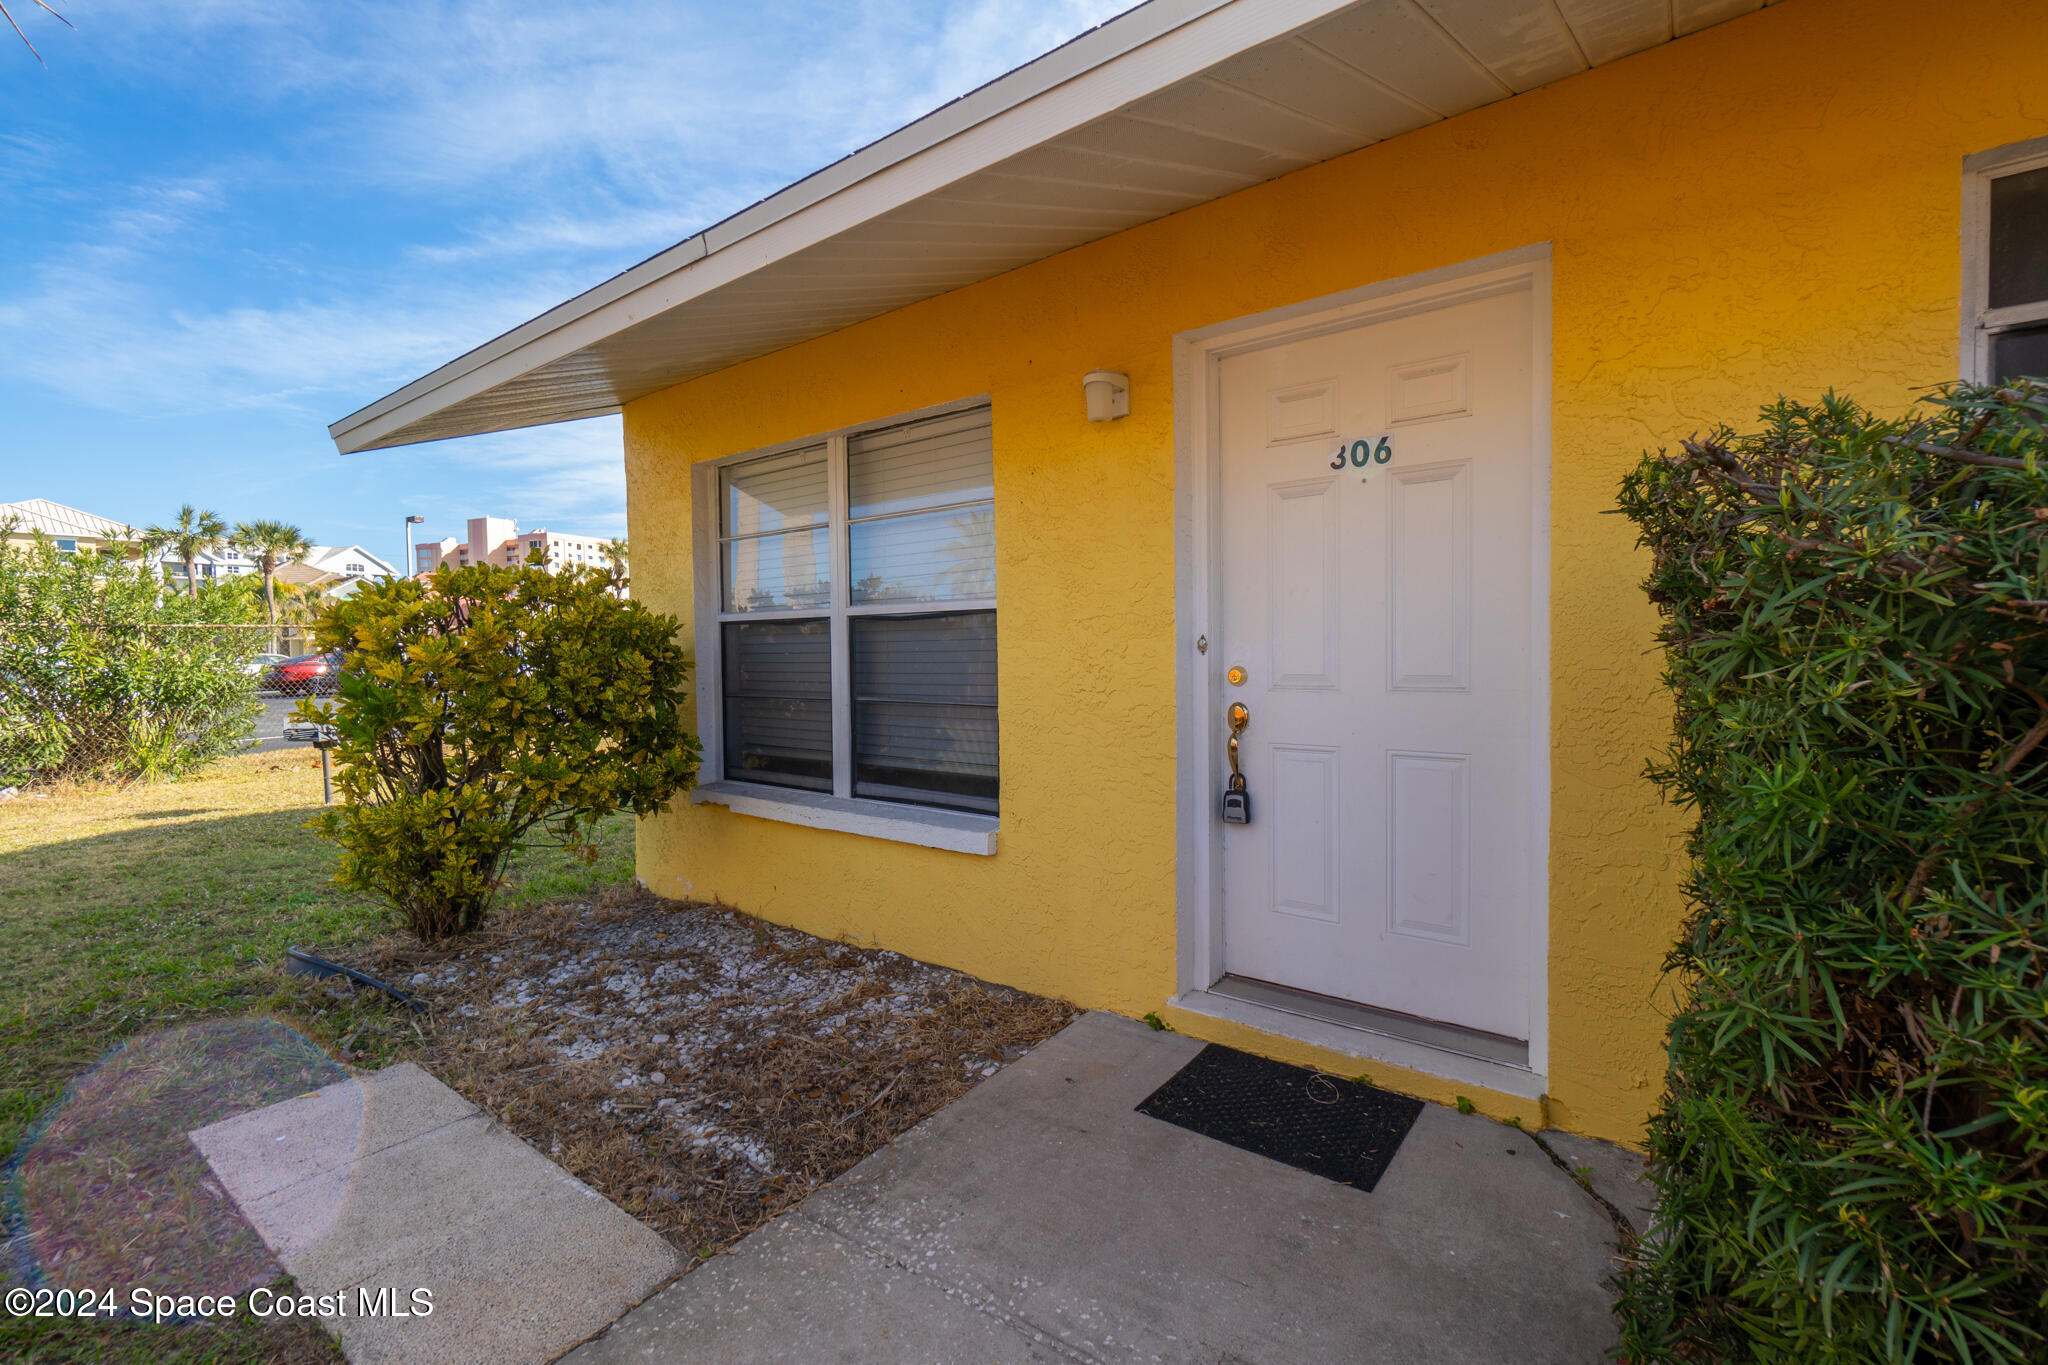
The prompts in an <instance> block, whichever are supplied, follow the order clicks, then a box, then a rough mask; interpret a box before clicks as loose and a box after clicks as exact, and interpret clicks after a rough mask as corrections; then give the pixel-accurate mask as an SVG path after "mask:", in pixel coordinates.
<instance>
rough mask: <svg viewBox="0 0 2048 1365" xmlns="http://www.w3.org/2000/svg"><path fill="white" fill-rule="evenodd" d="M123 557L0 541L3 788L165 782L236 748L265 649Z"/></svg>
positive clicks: (230, 614) (207, 605) (213, 596)
mask: <svg viewBox="0 0 2048 1365" xmlns="http://www.w3.org/2000/svg"><path fill="white" fill-rule="evenodd" d="M238 606H239V603H237V602H236V601H234V600H232V599H230V598H228V597H226V596H224V595H222V594H220V593H215V592H204V593H201V594H199V595H198V596H197V597H193V596H188V595H186V594H183V593H176V592H172V591H170V590H168V589H167V588H166V587H165V586H164V584H163V582H162V580H161V579H159V578H158V577H157V575H156V573H155V572H154V571H153V570H151V569H149V568H146V567H144V566H143V565H142V564H141V563H139V562H131V561H129V560H128V559H126V558H125V557H124V556H123V555H121V554H120V553H119V552H118V551H117V552H114V553H110V554H96V553H93V552H91V551H85V552H82V553H78V554H60V553H59V552H58V551H57V549H56V547H55V546H54V545H53V544H52V543H51V542H50V541H49V539H48V538H46V537H41V536H38V537H36V538H35V539H33V540H31V541H29V542H28V543H25V544H21V543H16V544H9V543H5V542H0V785H7V784H13V783H22V782H29V783H42V782H50V781H56V780H61V779H69V778H87V779H110V780H117V781H125V780H130V779H135V778H155V777H172V776H176V775H177V774H179V773H183V772H186V771H189V770H190V769H192V768H195V767H198V766H200V765H201V764H205V763H209V762H211V761H212V760H214V759H216V758H219V757H221V756H222V755H224V754H229V753H233V752H235V751H236V750H238V749H239V748H241V746H242V744H243V741H245V740H246V739H248V738H249V737H250V736H251V735H252V734H253V733H254V732H255V720H256V716H257V715H258V714H259V713H260V712H261V711H262V703H261V702H260V701H258V700H257V698H256V679H255V678H254V677H253V676H252V675H251V674H250V673H249V672H248V671H247V670H246V669H245V667H244V665H245V664H246V663H247V661H248V659H249V658H250V656H251V655H252V654H254V653H255V652H256V651H257V650H260V649H263V648H265V647H266V645H267V643H268V642H267V641H266V639H265V638H264V636H263V635H262V634H261V632H259V631H253V630H248V629H217V628H216V627H219V626H221V625H223V624H227V623H232V622H236V621H240V620H243V619H245V617H244V616H243V614H242V613H241V612H240V611H239V610H237V608H238Z"/></svg>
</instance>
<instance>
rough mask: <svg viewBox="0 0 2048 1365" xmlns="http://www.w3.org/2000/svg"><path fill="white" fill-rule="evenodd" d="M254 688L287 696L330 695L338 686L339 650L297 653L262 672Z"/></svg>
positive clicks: (339, 669)
mask: <svg viewBox="0 0 2048 1365" xmlns="http://www.w3.org/2000/svg"><path fill="white" fill-rule="evenodd" d="M256 685H257V686H258V687H261V688H263V689H265V690H267V691H271V692H282V693H284V694H285V695H286V696H288V697H310V696H312V695H313V694H314V693H316V692H332V691H334V690H335V689H336V688H338V687H340V686H341V651H340V650H338V649H335V650H329V651H327V652H326V653H324V654H300V655H296V656H294V657H292V658H289V659H286V660H285V661H284V662H283V663H278V664H272V665H271V666H270V667H269V668H267V669H265V670H264V671H263V676H262V677H261V678H260V679H258V680H257V683H256Z"/></svg>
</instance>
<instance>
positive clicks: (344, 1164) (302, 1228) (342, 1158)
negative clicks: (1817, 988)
mask: <svg viewBox="0 0 2048 1365" xmlns="http://www.w3.org/2000/svg"><path fill="white" fill-rule="evenodd" d="M192 1141H193V1143H194V1144H195V1145H196V1146H197V1147H198V1148H199V1150H200V1152H201V1153H202V1154H203V1155H204V1156H205V1157H206V1160H207V1162H208V1163H209V1164H210V1165H211V1166H212V1167H213V1171H214V1174H215V1175H216V1176H217V1177H219V1179H220V1182H221V1184H222V1185H223V1186H224V1187H226V1189H227V1191H228V1193H229V1194H230V1195H231V1196H232V1197H233V1198H234V1201H235V1204H236V1206H237V1207H239V1208H240V1209H241V1211H242V1213H243V1215H244V1216H245V1217H247V1218H248V1220H249V1221H250V1223H251V1224H252V1225H254V1227H255V1229H256V1231H257V1234H258V1235H259V1236H261V1237H262V1238H263V1241H264V1244H265V1245H266V1246H268V1247H269V1248H270V1249H271V1251H272V1252H273V1253H274V1254H275V1255H276V1256H277V1259H278V1261H279V1262H280V1263H281V1264H282V1265H283V1266H284V1268H285V1269H286V1270H288V1271H290V1272H291V1274H292V1277H293V1278H294V1279H295V1280H297V1281H298V1288H297V1290H296V1293H297V1294H302V1295H309V1296H314V1297H315V1299H316V1300H318V1299H324V1300H325V1302H324V1303H316V1304H315V1307H316V1308H324V1309H326V1310H327V1311H324V1312H321V1313H320V1314H319V1316H320V1318H321V1321H322V1322H323V1324H324V1325H325V1326H326V1327H327V1329H328V1330H329V1331H330V1332H332V1333H334V1334H335V1336H336V1337H337V1338H339V1340H340V1343H341V1349H342V1353H343V1354H344V1355H346V1356H347V1357H348V1359H349V1360H350V1361H351V1362H352V1365H370V1363H371V1362H377V1363H378V1365H387V1363H388V1365H397V1363H398V1362H427V1361H434V1362H442V1361H491V1362H505V1363H506V1365H514V1363H515V1362H522V1361H533V1362H540V1361H547V1360H552V1359H554V1358H555V1357H557V1356H559V1355H560V1354H561V1353H562V1352H564V1351H566V1350H568V1349H569V1348H570V1347H572V1346H574V1345H575V1344H576V1343H577V1342H579V1341H582V1340H583V1339H585V1338H586V1337H588V1336H590V1334H591V1333H593V1332H596V1331H597V1330H598V1329H600V1328H601V1327H603V1326H604V1325H605V1324H606V1323H608V1322H610V1321H611V1320H612V1319H614V1318H616V1317H617V1316H618V1315H619V1314H620V1313H622V1312H624V1311H625V1310H626V1309H627V1308H628V1307H629V1306H631V1305H632V1304H635V1303H638V1302H639V1301H640V1300H641V1299H643V1298H645V1297H646V1296H647V1295H648V1294H650V1293H651V1292H653V1290H654V1289H655V1287H656V1286H658V1285H660V1284H661V1283H662V1282H663V1281H665V1280H667V1279H668V1278H670V1277H671V1276H672V1275H674V1274H675V1273H676V1271H677V1270H678V1269H679V1268H680V1266H679V1261H678V1258H677V1256H676V1253H675V1252H674V1251H673V1250H672V1249H671V1248H670V1247H669V1245H668V1243H667V1242H665V1241H663V1240H662V1238H661V1237H660V1235H659V1234H657V1233H656V1232H654V1230H653V1229H651V1228H649V1227H647V1226H645V1225H644V1224H642V1223H640V1222H638V1221H637V1220H635V1219H633V1218H632V1217H630V1216H628V1215H627V1214H626V1213H624V1212H623V1211H622V1210H620V1209H618V1208H617V1207H615V1206H614V1205H612V1204H611V1203H610V1202H608V1201H607V1200H606V1199H605V1198H604V1196H602V1195H600V1194H599V1193H598V1192H597V1191H595V1190H593V1189H591V1188H590V1187H589V1186H588V1185H585V1184H584V1183H583V1182H581V1181H580V1180H576V1179H574V1178H573V1177H571V1176H570V1175H569V1174H568V1172H566V1171H564V1170H562V1168H561V1167H559V1166H557V1165H555V1163H553V1162H552V1161H549V1160H548V1159H547V1158H546V1157H544V1156H542V1155H541V1154H540V1153H538V1152H536V1151H534V1150H533V1149H532V1148H531V1147H528V1146H527V1145H526V1144H525V1143H523V1142H521V1141H520V1140H519V1139H518V1138H517V1137H515V1136H513V1135H512V1134H511V1133H509V1132H507V1131H505V1129H503V1128H501V1127H499V1126H498V1125H497V1124H496V1123H495V1122H493V1121H492V1120H491V1118H490V1117H489V1116H488V1115H486V1114H484V1113H482V1112H481V1111H479V1110H478V1109H477V1108H476V1106H475V1105H473V1104H471V1103H470V1102H469V1101H467V1100H465V1099H463V1098H462V1097H461V1096H460V1095H457V1094H456V1093H455V1092H454V1091H452V1090H450V1089H448V1087H446V1086H444V1085H442V1084H441V1083H440V1082H439V1081H437V1080H435V1079H434V1078H433V1077H432V1076H430V1075H428V1074H427V1073H426V1072H424V1071H422V1070H420V1068H418V1067H416V1066H414V1065H412V1064H411V1063H402V1064H400V1065H398V1066H393V1067H387V1068H385V1069H384V1070H382V1071H378V1072H374V1073H372V1074H370V1075H367V1076H363V1077H360V1078H357V1079H354V1080H348V1081H343V1082H341V1083H339V1084H336V1085H330V1086H328V1087H327V1088H326V1089H324V1090H318V1091H315V1092H314V1093H313V1094H310V1095H302V1096H300V1097H299V1098H297V1099H291V1100H286V1101H284V1102H283V1103H281V1104H273V1105H270V1106H268V1107H266V1108H263V1109H256V1110H252V1111H250V1112H248V1113H245V1114H238V1115H236V1116H235V1117H234V1118H231V1119H226V1120H223V1121H222V1122H220V1123H216V1124H213V1125H211V1126H210V1127H206V1128H201V1129H199V1130H198V1131H196V1132H194V1133H193V1134H192ZM416 1290H424V1291H426V1298H425V1300H424V1301H422V1300H421V1299H419V1298H416V1297H415V1296H414V1292H415V1291H416ZM422 1307H429V1309H430V1311H428V1312H426V1313H422V1312H420V1309H421V1308H422Z"/></svg>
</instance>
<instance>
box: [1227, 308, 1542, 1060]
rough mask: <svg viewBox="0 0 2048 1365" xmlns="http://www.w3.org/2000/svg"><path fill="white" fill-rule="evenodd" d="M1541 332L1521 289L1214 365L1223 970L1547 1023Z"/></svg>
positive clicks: (1368, 998) (1518, 1027) (1389, 1003)
mask: <svg viewBox="0 0 2048 1365" xmlns="http://www.w3.org/2000/svg"><path fill="white" fill-rule="evenodd" d="M1532 325H1533V319H1532V299H1531V294H1530V292H1529V290H1528V289H1526V288H1522V289H1516V290H1513V291H1512V292H1507V293H1501V294H1496V295H1493V296H1491V297H1484V298H1480V299H1477V300H1473V301H1467V302H1460V303H1454V304H1449V305H1446V306H1443V307H1439V308H1435V309H1432V310H1430V311H1427V312H1420V313H1416V314H1414V315H1411V316H1407V317H1397V318H1394V319H1392V320H1389V321H1382V322H1374V323H1370V324H1366V325H1360V326H1356V327H1352V328H1349V329H1348V330H1344V331H1337V332H1332V333H1328V334H1326V335H1322V336H1315V337H1311V338H1309V339H1307V340H1301V341H1294V342H1289V343H1286V344H1283V345H1274V346H1269V347H1266V348H1264V349H1259V350H1252V351H1247V352H1245V353H1242V354H1238V355H1232V356H1229V357H1227V358H1225V359H1224V360H1223V361H1222V362H1221V363H1220V382H1221V392H1220V408H1219V414H1218V415H1219V419H1220V432H1221V444H1220V454H1221V459H1222V476H1221V487H1220V493H1221V498H1222V501H1221V504H1220V507H1219V509H1218V524H1219V528H1220V534H1221V552H1222V554H1221V565H1220V572H1221V590H1220V593H1219V597H1220V600H1221V605H1222V629H1221V631H1220V633H1219V639H1218V641H1217V642H1216V644H1215V646H1214V648H1216V649H1220V650H1221V656H1220V658H1218V659H1217V662H1218V663H1219V664H1220V665H1221V666H1222V668H1223V669H1225V670H1235V669H1242V670H1243V681H1242V683H1236V682H1235V681H1234V675H1233V678H1232V680H1230V681H1226V682H1225V683H1224V684H1223V686H1222V687H1221V688H1220V689H1218V692H1217V694H1216V695H1217V705H1216V711H1217V715H1216V717H1215V721H1214V723H1215V724H1216V725H1217V726H1218V727H1219V738H1220V736H1221V731H1222V727H1224V726H1225V724H1226V721H1225V716H1224V714H1223V712H1224V710H1225V708H1227V707H1228V706H1230V704H1231V703H1233V702H1242V703H1243V704H1244V705H1245V706H1246V707H1247V708H1249V710H1250V723H1249V726H1248V727H1247V728H1246V730H1245V732H1244V735H1243V738H1242V741H1241V755H1240V762H1241V764H1242V766H1243V770H1244V775H1245V785H1246V790H1247V793H1248V795H1249V796H1250V800H1251V820H1250V823H1248V824H1242V825H1239V824H1219V825H1218V828H1219V829H1220V830H1221V837H1222V869H1223V896H1222V900H1223V928H1224V934H1223V938H1224V943H1223V950H1224V963H1223V965H1224V970H1225V971H1226V972H1228V973H1230V974H1233V975H1236V976H1241V977H1250V978H1253V979H1255V980H1259V981H1265V982H1270V983H1273V984H1276V985H1280V986H1286V987H1292V988H1295V989H1297V990H1303V991H1310V992H1314V993H1317V994H1320V995H1325V996H1334V997H1338V998H1340V999H1342V1000H1346V1001H1352V1002H1356V1003H1358V1004H1363V1005H1367V1006H1371V1007H1373V1008H1376V1009H1381V1010H1391V1011H1396V1012H1399V1013H1401V1014H1407V1015H1414V1016H1418V1017H1421V1018H1424V1019H1430V1020H1436V1021H1440V1022H1443V1023H1448V1024H1453V1025H1457V1026H1460V1027H1463V1028H1468V1029H1477V1030H1482V1031H1484V1032H1487V1033H1492V1034H1499V1035H1503V1036H1505V1037H1508V1038H1513V1039H1527V1038H1528V1037H1529V1033H1530V1021H1529V1011H1530V1003H1529V1002H1530V999H1531V994H1532V992H1531V986H1532V981H1531V976H1532V973H1533V972H1534V971H1535V970H1536V964H1535V963H1534V962H1533V961H1532V956H1533V947H1534V934H1533V931H1532V920H1533V916H1534V914H1535V907H1536V905H1537V900H1536V896H1535V888H1534V887H1533V886H1532V885H1531V882H1532V872H1531V869H1532V866H1533V865H1534V859H1533V858H1532V842H1533V840H1534V838H1535V830H1536V821H1535V811H1534V809H1533V806H1534V802H1535V801H1536V799H1537V797H1536V795H1535V793H1533V792H1532V790H1531V766H1532V758H1531V754H1532V736H1533V734H1534V730H1533V727H1534V726H1535V724H1536V719H1537V718H1536V717H1535V716H1534V715H1533V714H1532V712H1533V706H1532V701H1531V694H1532V686H1531V660H1530V650H1531V648H1532V633H1531V622H1530V612H1531V591H1530V582H1531V571H1532V559H1531V554H1532V544H1531V542H1532V535H1533V533H1532V529H1531V528H1532V525H1533V521H1534V518H1533V516H1532V504H1531V498H1532V496H1533V490H1532V489H1531V487H1530V477H1531V475H1530V470H1531V447H1532V441H1531V437H1532V421H1533V417H1532V408H1531V404H1532V390H1531V374H1530V365H1531V361H1530V357H1531V345H1530V341H1531V334H1530V329H1531V327H1532ZM1382 438H1384V442H1383V441H1382ZM1361 443H1362V444H1361ZM1340 451H1341V454H1340ZM1361 459H1362V460H1363V463H1362V464H1361V463H1360V462H1359V461H1360V460H1361ZM1212 657H1216V656H1213V655H1212ZM1220 777H1221V775H1220V774H1219V785H1220Z"/></svg>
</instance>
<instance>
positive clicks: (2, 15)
mask: <svg viewBox="0 0 2048 1365" xmlns="http://www.w3.org/2000/svg"><path fill="white" fill-rule="evenodd" d="M30 3H31V4H33V5H34V6H35V7H36V8H37V9H40V10H49V12H50V13H51V14H56V15H57V22H58V23H60V24H62V25H64V27H66V28H77V27H78V25H76V24H74V23H72V22H71V21H70V20H69V19H66V18H65V17H64V16H63V15H61V14H57V11H55V10H53V9H50V7H49V6H48V5H46V4H44V3H43V0H30ZM0 19H5V20H6V21H7V22H8V24H9V26H10V27H12V28H13V29H14V35H15V37H17V38H19V39H21V41H22V42H24V43H28V50H29V51H30V52H32V53H35V59H36V60H37V61H39V62H43V54H42V53H40V52H36V45H35V44H34V43H30V42H29V41H28V35H27V34H26V33H23V32H22V31H21V25H20V24H18V23H16V22H15V19H14V16H13V15H12V14H10V13H8V10H7V6H6V5H5V4H0ZM43 65H44V66H48V65H49V63H48V62H43Z"/></svg>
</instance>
